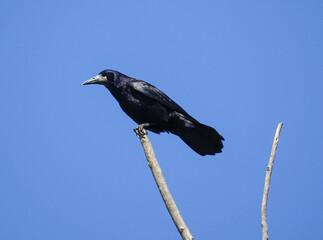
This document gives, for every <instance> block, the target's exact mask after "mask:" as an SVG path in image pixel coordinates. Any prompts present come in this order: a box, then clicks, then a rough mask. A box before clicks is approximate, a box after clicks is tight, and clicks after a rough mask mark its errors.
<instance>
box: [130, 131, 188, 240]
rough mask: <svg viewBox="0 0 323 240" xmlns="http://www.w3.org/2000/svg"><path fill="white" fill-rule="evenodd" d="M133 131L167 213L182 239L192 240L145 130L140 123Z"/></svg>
mask: <svg viewBox="0 0 323 240" xmlns="http://www.w3.org/2000/svg"><path fill="white" fill-rule="evenodd" d="M134 131H135V132H136V135H137V136H138V137H139V139H140V142H141V145H142V147H143V149H144V152H145V155H146V158H147V161H148V166H149V167H150V170H151V172H152V174H153V176H154V179H155V182H156V184H157V186H158V190H159V192H160V194H161V196H162V198H163V201H164V203H165V205H166V208H167V210H168V212H169V214H170V215H171V217H172V219H173V222H174V224H175V226H176V228H177V230H178V232H179V233H180V235H181V236H182V239H184V240H193V239H194V238H193V236H192V234H191V232H190V230H189V229H188V227H187V226H186V224H185V222H184V220H183V218H182V216H181V214H180V213H179V211H178V208H177V206H176V203H175V201H174V199H173V197H172V195H171V193H170V191H169V189H168V187H167V184H166V181H165V178H164V176H163V173H162V171H161V169H160V167H159V164H158V162H157V159H156V156H155V153H154V150H153V147H152V145H151V143H150V141H149V139H148V137H147V134H148V133H147V131H146V130H145V129H144V128H143V127H142V126H140V125H139V126H138V127H137V128H135V129H134Z"/></svg>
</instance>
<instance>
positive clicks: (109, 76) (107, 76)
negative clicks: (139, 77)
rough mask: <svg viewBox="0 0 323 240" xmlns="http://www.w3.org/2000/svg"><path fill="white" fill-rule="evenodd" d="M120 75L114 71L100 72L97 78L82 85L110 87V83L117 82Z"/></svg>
mask: <svg viewBox="0 0 323 240" xmlns="http://www.w3.org/2000/svg"><path fill="white" fill-rule="evenodd" d="M119 74H120V73H119V72H117V71H114V70H109V69H106V70H103V71H102V72H100V73H99V74H98V75H97V76H95V77H93V78H90V79H89V80H86V81H85V82H84V83H82V85H87V84H100V85H105V86H108V85H109V83H112V82H114V81H115V79H117V78H118V75H119Z"/></svg>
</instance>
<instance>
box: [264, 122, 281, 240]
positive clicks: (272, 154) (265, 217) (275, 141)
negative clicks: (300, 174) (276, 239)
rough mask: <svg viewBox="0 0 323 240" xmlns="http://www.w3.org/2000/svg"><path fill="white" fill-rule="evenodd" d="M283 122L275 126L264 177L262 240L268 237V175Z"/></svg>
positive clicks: (271, 168) (269, 174) (270, 171)
mask: <svg viewBox="0 0 323 240" xmlns="http://www.w3.org/2000/svg"><path fill="white" fill-rule="evenodd" d="M282 126H283V123H282V122H280V123H279V124H278V126H277V129H276V133H275V137H274V141H273V146H272V148H271V153H270V158H269V163H268V166H267V171H266V177H265V186H264V193H263V196H262V203H261V227H262V240H267V239H268V225H267V199H268V192H269V185H270V177H271V173H272V170H273V165H274V160H275V155H276V149H277V144H278V139H279V134H280V131H281V128H282Z"/></svg>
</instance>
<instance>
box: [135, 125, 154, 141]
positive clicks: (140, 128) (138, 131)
mask: <svg viewBox="0 0 323 240" xmlns="http://www.w3.org/2000/svg"><path fill="white" fill-rule="evenodd" d="M149 126H150V124H149V123H143V124H140V125H139V126H137V127H135V128H134V129H133V130H134V132H135V133H136V135H137V137H139V138H143V137H144V136H145V135H148V132H147V130H146V129H145V127H149Z"/></svg>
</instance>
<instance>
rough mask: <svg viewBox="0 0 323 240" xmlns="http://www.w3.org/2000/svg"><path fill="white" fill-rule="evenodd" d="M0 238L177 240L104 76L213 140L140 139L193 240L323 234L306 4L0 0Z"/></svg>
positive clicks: (315, 23) (317, 19)
mask: <svg viewBox="0 0 323 240" xmlns="http://www.w3.org/2000/svg"><path fill="white" fill-rule="evenodd" d="M0 9H1V14H0V22H1V23H0V26H1V38H0V43H1V44H0V66H1V71H0V77H1V87H0V113H1V117H0V131H1V137H0V239H3V240H44V239H46V240H58V239H59V240H65V239H66V240H70V239H78V240H89V239H96V240H105V239H179V235H178V233H177V230H176V228H175V226H174V225H173V222H172V221H171V219H170V217H169V215H168V212H167V211H166V208H165V207H164V203H163V202H162V200H161V197H160V195H159V192H158V190H157V188H156V186H155V183H154V181H153V178H152V176H151V172H150V170H149V168H148V166H147V163H146V159H145V157H144V153H143V150H142V148H141V146H140V143H139V140H138V139H137V137H136V136H135V134H134V133H133V130H132V129H133V128H134V127H135V126H136V124H135V123H134V122H133V121H132V120H131V119H129V118H128V117H127V116H126V115H125V114H124V113H123V112H122V110H121V109H120V107H119V106H118V104H117V102H116V101H115V99H114V98H113V97H112V96H111V94H110V93H109V92H108V91H107V90H106V89H105V88H104V87H102V86H83V87H82V86H81V83H82V82H83V81H85V80H86V79H88V78H90V77H93V76H94V75H96V74H97V73H99V72H100V71H101V70H103V69H105V68H110V69H115V70H118V71H121V72H123V73H125V74H127V75H129V76H132V77H135V78H139V79H143V80H145V81H148V82H150V83H152V84H153V85H155V86H157V87H158V88H160V89H161V90H163V91H164V92H166V93H167V94H168V95H169V96H170V97H171V98H173V99H174V100H175V101H176V102H177V103H178V104H180V105H181V106H182V107H183V108H184V109H185V110H186V111H188V112H189V113H190V114H191V115H192V116H194V117H195V118H197V119H198V120H199V121H201V122H202V123H205V124H208V125H211V126H213V127H215V128H216V129H217V130H218V131H219V132H220V133H221V134H222V135H223V136H224V137H225V139H226V141H225V146H224V149H223V153H221V154H218V155H216V156H208V157H201V156H199V155H197V154H196V153H195V152H193V151H192V150H191V149H190V148H188V147H187V146H186V145H185V144H184V143H183V142H182V141H181V140H180V139H179V138H178V137H176V136H173V135H170V134H161V135H156V134H153V133H150V134H149V137H150V140H151V141H152V144H153V146H154V149H155V153H156V155H157V157H158V160H159V163H160V165H161V167H162V170H163V172H164V175H165V178H166V180H167V182H168V185H169V187H170V190H171V192H172V194H173V197H174V198H175V201H176V203H177V204H178V206H179V209H180V211H181V213H182V215H183V217H184V219H185V220H186V223H187V225H188V226H189V228H190V230H191V232H192V234H193V236H194V237H195V238H196V239H197V240H198V239H261V226H260V204H261V198H262V191H263V184H264V176H265V171H266V166H267V163H268V158H269V154H270V149H271V145H272V140H273V136H274V132H275V129H276V126H277V124H278V123H279V122H280V121H283V122H284V126H283V129H282V133H281V138H280V142H279V146H278V151H277V155H276V162H275V166H274V171H273V175H272V184H271V188H270V193H269V203H268V224H269V237H270V238H271V239H311V240H319V239H323V228H322V223H323V188H322V185H323V176H322V175H323V174H322V170H323V159H322V156H323V142H322V137H323V136H322V135H323V127H322V125H323V124H322V121H323V106H322V105H323V104H322V93H323V81H322V76H323V67H322V63H323V59H322V53H323V52H322V42H323V31H322V25H323V15H322V10H323V2H322V1H297V0H296V1H194V2H193V1H176V2H174V1H95V0H94V1H66V0H64V1H62V0H60V1H15V0H13V1H2V2H1V3H0Z"/></svg>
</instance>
